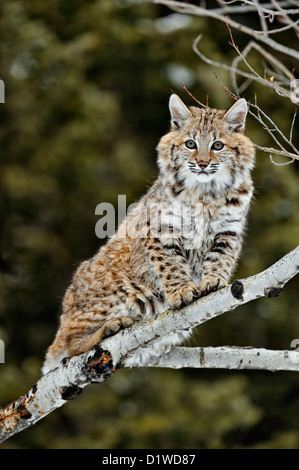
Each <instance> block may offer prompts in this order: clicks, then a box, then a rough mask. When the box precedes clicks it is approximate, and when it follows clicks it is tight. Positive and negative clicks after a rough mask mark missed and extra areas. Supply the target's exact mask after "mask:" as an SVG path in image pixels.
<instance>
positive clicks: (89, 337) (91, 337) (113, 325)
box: [68, 316, 134, 356]
mask: <svg viewBox="0 0 299 470" xmlns="http://www.w3.org/2000/svg"><path fill="white" fill-rule="evenodd" d="M133 323H134V320H133V318H132V317H129V316H124V317H119V318H112V319H111V320H108V321H106V322H104V324H103V325H102V326H101V327H100V328H98V329H97V330H96V331H95V332H94V333H91V334H84V335H82V334H80V335H79V334H77V335H73V336H70V337H69V338H68V351H69V355H70V356H78V355H79V354H82V353H84V352H86V351H89V350H90V349H91V348H92V347H93V346H95V345H96V344H97V343H100V342H101V341H102V340H103V339H104V338H107V337H109V336H113V335H115V334H116V333H117V332H118V331H119V330H121V329H123V328H128V327H129V326H131V325H132V324H133Z"/></svg>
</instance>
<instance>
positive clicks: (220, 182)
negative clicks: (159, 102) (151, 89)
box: [158, 95, 254, 194]
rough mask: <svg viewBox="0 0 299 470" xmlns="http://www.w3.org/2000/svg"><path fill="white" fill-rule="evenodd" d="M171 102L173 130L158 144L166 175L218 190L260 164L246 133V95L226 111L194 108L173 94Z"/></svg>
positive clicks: (188, 185) (181, 183)
mask: <svg viewBox="0 0 299 470" xmlns="http://www.w3.org/2000/svg"><path fill="white" fill-rule="evenodd" d="M169 108H170V114H171V131H170V132H169V133H168V134H166V135H165V136H164V137H162V139H161V141H160V143H159V145H158V151H159V158H158V163H159V166H160V169H161V173H162V176H164V177H166V178H167V179H168V181H169V179H170V180H171V181H172V184H175V185H177V186H180V187H181V188H198V189H200V190H201V191H202V192H206V193H207V192H209V191H213V192H214V193H215V194H217V193H223V192H225V191H227V190H229V189H230V188H231V187H233V186H235V185H238V184H240V183H241V181H242V180H243V179H244V177H246V175H248V173H249V172H250V171H251V170H252V168H253V166H254V146H253V144H252V142H251V141H250V139H249V138H248V137H246V136H245V135H244V128H245V119H246V114H247V103H246V100H245V99H243V98H241V99H239V100H238V101H236V103H235V104H234V105H233V106H232V107H231V108H230V109H229V110H228V111H221V110H217V109H210V108H207V107H206V108H202V109H201V108H197V107H191V108H188V107H187V106H186V105H185V104H184V103H183V102H182V100H181V99H180V98H179V97H178V96H177V95H171V97H170V101H169Z"/></svg>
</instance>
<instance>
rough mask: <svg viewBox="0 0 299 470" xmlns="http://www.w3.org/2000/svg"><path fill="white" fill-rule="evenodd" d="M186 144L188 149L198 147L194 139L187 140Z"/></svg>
mask: <svg viewBox="0 0 299 470" xmlns="http://www.w3.org/2000/svg"><path fill="white" fill-rule="evenodd" d="M185 145H186V147H187V149H190V150H192V149H196V148H197V145H196V142H195V141H194V140H192V139H189V140H186V142H185Z"/></svg>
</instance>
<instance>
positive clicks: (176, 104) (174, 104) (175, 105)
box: [169, 95, 191, 129]
mask: <svg viewBox="0 0 299 470" xmlns="http://www.w3.org/2000/svg"><path fill="white" fill-rule="evenodd" d="M169 110H170V115H171V124H172V126H173V127H174V128H175V129H180V128H181V127H182V124H183V123H184V122H185V121H186V120H187V119H188V118H190V117H191V112H190V111H189V109H188V108H187V106H186V105H185V104H184V103H183V101H182V100H181V98H179V97H178V96H177V95H171V97H170V100H169Z"/></svg>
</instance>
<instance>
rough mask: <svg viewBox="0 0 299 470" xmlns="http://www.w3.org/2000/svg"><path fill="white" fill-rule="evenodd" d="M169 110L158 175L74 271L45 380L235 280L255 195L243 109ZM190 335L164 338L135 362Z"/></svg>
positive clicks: (175, 103)
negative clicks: (139, 324)
mask: <svg viewBox="0 0 299 470" xmlns="http://www.w3.org/2000/svg"><path fill="white" fill-rule="evenodd" d="M169 107H170V113H171V130H170V132H169V133H168V134H166V135H165V136H163V137H162V139H161V140H160V142H159V145H158V147H157V150H158V166H159V176H158V178H157V180H156V181H155V183H154V184H153V185H152V187H151V188H150V189H149V191H148V192H147V194H146V195H145V196H144V197H143V198H142V199H141V200H140V201H139V204H138V205H137V207H135V209H134V210H133V212H132V213H131V214H130V215H128V216H127V218H126V220H125V221H124V222H123V223H122V225H121V226H120V227H119V229H118V232H117V233H116V234H115V235H114V236H113V237H112V238H111V239H110V240H109V241H108V243H107V244H106V245H105V246H103V247H102V248H101V249H100V250H99V252H98V253H97V254H96V255H95V256H94V257H92V258H91V259H89V260H87V261H84V262H83V263H82V264H81V265H80V266H79V268H78V270H77V272H76V273H75V275H74V278H73V280H72V283H71V285H70V286H69V288H68V289H67V291H66V294H65V297H64V300H63V312H62V315H61V318H60V326H59V329H58V332H57V334H56V338H55V340H54V342H53V344H52V345H51V346H50V348H49V349H48V352H47V355H46V361H45V364H44V368H43V371H44V372H47V371H48V370H50V369H51V368H53V367H55V366H56V365H57V364H58V363H59V361H60V360H61V359H62V358H63V357H65V356H68V355H70V356H72V355H78V354H81V353H83V352H85V351H88V350H89V349H91V348H92V346H94V345H95V344H96V343H98V342H100V341H102V340H103V338H105V337H107V336H110V335H112V334H115V333H116V332H117V331H119V329H121V328H127V327H129V326H130V325H132V324H133V322H135V321H141V320H145V319H147V318H150V317H152V316H153V315H155V314H157V313H161V312H162V311H164V310H166V309H167V308H175V309H176V308H180V307H182V306H184V305H187V304H189V303H190V302H192V301H193V300H194V299H197V298H199V297H201V296H203V295H207V294H208V293H210V292H212V291H214V290H217V289H221V288H223V287H224V286H226V285H227V282H228V280H229V278H230V276H231V275H232V272H233V270H234V267H235V265H236V262H237V259H238V257H239V254H240V250H241V246H242V240H243V234H244V227H245V224H246V217H247V213H248V209H249V205H250V200H251V197H252V193H253V185H252V180H251V171H252V169H253V167H254V147H253V144H252V143H251V141H250V140H249V139H248V138H247V137H246V136H245V135H244V133H243V132H244V126H245V118H246V113H247V104H246V101H245V100H243V99H240V100H238V101H237V102H236V103H235V104H234V105H233V106H232V107H231V108H230V109H229V110H228V111H227V112H225V111H220V110H215V109H210V108H203V109H202V108H196V107H191V108H188V107H187V106H185V104H184V103H183V102H182V101H181V100H180V98H179V97H178V96H176V95H172V96H171V98H170V102H169ZM188 335H189V332H186V331H184V332H176V333H174V334H173V335H171V336H167V337H165V338H163V339H161V341H160V343H158V344H157V345H156V346H155V350H149V351H147V353H143V354H142V355H141V356H140V357H139V361H140V363H141V364H144V362H146V358H147V357H148V356H147V354H160V353H161V352H162V351H165V349H167V348H169V346H170V345H171V344H177V343H178V342H181V341H182V340H183V339H184V338H185V337H186V336H188ZM134 360H135V362H136V358H134Z"/></svg>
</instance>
